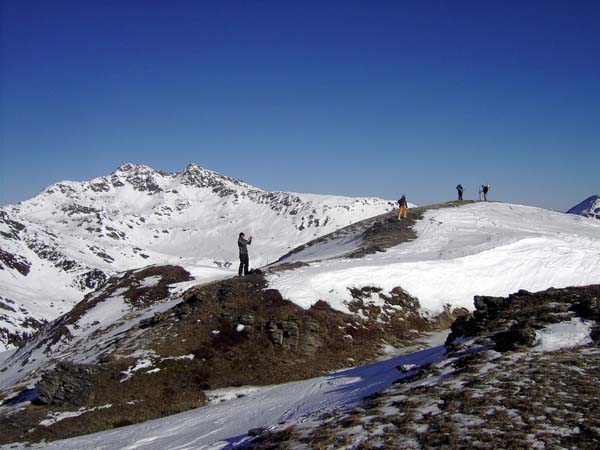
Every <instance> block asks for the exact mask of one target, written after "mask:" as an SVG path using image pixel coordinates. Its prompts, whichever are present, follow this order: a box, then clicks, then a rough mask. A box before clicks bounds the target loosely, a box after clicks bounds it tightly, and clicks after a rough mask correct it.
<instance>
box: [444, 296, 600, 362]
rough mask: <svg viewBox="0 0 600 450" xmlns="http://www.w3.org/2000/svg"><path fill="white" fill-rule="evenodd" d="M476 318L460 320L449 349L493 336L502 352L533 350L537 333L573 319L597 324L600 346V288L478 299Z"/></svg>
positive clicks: (596, 331) (597, 339) (597, 336)
mask: <svg viewBox="0 0 600 450" xmlns="http://www.w3.org/2000/svg"><path fill="white" fill-rule="evenodd" d="M474 304H475V310H474V311H473V314H472V315H466V316H463V317H459V318H458V319H457V320H456V321H455V322H454V323H453V324H452V327H451V330H452V332H451V334H450V336H448V340H447V346H448V347H449V348H454V346H455V345H454V344H455V343H456V342H457V341H458V339H459V338H463V337H484V336H489V337H490V338H491V340H492V341H493V342H494V344H495V348H496V349H497V350H498V351H509V350H515V349H516V348H519V347H529V346H531V345H533V343H534V342H535V332H536V330H539V329H541V328H543V327H545V326H546V325H548V324H552V323H557V322H562V321H566V320H569V319H570V318H573V317H581V318H584V319H589V320H594V321H596V323H597V325H596V326H595V328H594V330H593V332H592V338H593V339H594V341H595V342H600V339H599V338H600V331H599V330H600V285H592V286H586V287H571V288H565V289H548V290H546V291H542V292H537V293H531V292H528V291H524V290H521V291H519V292H517V293H515V294H511V295H509V296H508V297H489V296H476V297H475V299H474Z"/></svg>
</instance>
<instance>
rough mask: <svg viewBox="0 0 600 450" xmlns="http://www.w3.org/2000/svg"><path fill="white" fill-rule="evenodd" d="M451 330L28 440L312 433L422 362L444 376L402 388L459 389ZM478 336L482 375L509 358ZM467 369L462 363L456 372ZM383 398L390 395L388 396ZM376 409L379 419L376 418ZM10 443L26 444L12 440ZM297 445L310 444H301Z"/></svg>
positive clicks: (577, 333) (550, 333)
mask: <svg viewBox="0 0 600 450" xmlns="http://www.w3.org/2000/svg"><path fill="white" fill-rule="evenodd" d="M593 325H594V323H593V322H590V321H585V320H580V319H578V318H577V319H575V318H574V319H571V320H569V321H565V322H561V323H557V324H553V325H550V326H548V327H546V328H544V329H542V330H539V331H538V333H537V339H536V343H535V344H534V347H533V348H532V349H531V352H532V353H535V352H537V353H543V352H547V351H558V350H561V349H566V348H571V347H577V346H585V345H587V344H589V343H591V339H590V330H591V328H592V326H593ZM445 337H446V335H445V334H443V333H442V334H437V335H432V336H431V338H430V339H429V340H428V341H426V344H428V345H438V346H435V347H432V348H429V349H426V350H421V351H417V352H415V353H411V354H408V355H403V356H399V357H395V358H391V359H388V360H385V361H381V362H378V363H375V364H370V365H367V366H362V367H357V368H353V369H348V370H343V371H339V372H334V373H331V374H327V375H323V376H321V377H318V378H313V379H309V380H304V381H298V382H293V383H287V384H283V385H277V386H263V387H251V386H246V387H242V388H231V389H220V390H218V391H213V392H209V393H208V395H209V398H211V404H210V405H209V406H206V407H204V408H200V409H197V410H192V411H188V412H185V413H181V414H177V415H174V416H170V417H166V418H163V419H158V420H153V421H149V422H145V423H141V424H138V425H132V426H128V427H124V428H119V429H115V430H110V431H106V432H101V433H95V434H91V435H86V436H81V437H76V438H71V439H66V440H61V441H56V442H52V443H48V444H34V445H31V446H27V448H31V449H48V450H50V449H61V450H71V449H72V450H82V449H95V450H113V449H134V448H135V449H139V450H142V449H143V450H163V449H176V448H181V449H183V448H190V449H191V448H194V449H204V450H221V449H234V448H239V447H242V446H243V445H244V443H246V442H248V441H250V440H251V438H250V437H249V436H247V435H246V434H247V432H248V431H249V430H251V429H257V428H264V429H268V428H272V430H275V431H276V430H278V429H282V428H287V427H290V426H293V427H294V429H296V430H300V431H301V430H303V429H305V430H306V432H307V433H309V432H310V430H312V429H315V428H317V427H320V426H323V425H324V424H326V422H331V416H329V414H342V413H344V412H347V411H349V410H350V408H351V407H352V406H353V405H357V404H358V402H360V401H361V400H362V399H364V398H365V397H368V396H371V395H373V394H375V393H378V392H381V391H382V390H384V389H386V388H388V387H390V386H391V385H392V383H393V382H395V381H397V380H399V379H401V378H403V377H409V376H413V374H415V372H416V371H418V370H419V369H420V368H421V367H425V366H427V365H429V364H433V365H434V367H438V368H439V372H440V373H439V375H438V376H434V377H429V378H427V379H426V381H422V380H417V381H415V382H413V383H412V384H408V385H406V386H405V385H400V386H401V387H402V390H407V389H408V388H410V387H412V386H413V385H414V386H415V387H416V386H419V387H420V388H421V391H420V396H418V397H419V398H421V397H423V395H424V392H425V391H423V388H424V387H426V386H429V387H436V386H437V385H440V384H442V383H447V384H453V388H454V389H456V388H457V387H458V386H462V385H463V384H464V383H465V381H462V380H461V379H460V378H459V377H457V379H456V380H455V381H453V380H454V378H453V377H454V376H455V372H454V370H455V368H453V364H454V363H456V362H457V361H458V359H459V358H460V356H456V355H454V356H451V355H448V354H447V353H446V350H445V348H444V347H443V346H442V345H439V343H440V342H441V341H442V340H443V339H445ZM470 342H471V341H464V342H463V345H464V346H467V347H471V350H470V351H469V353H470V354H476V353H478V352H484V353H487V356H484V358H483V360H484V364H483V365H482V366H481V369H480V372H479V373H480V375H483V374H486V373H491V372H493V371H494V370H495V369H501V368H502V363H501V360H502V359H506V358H503V357H502V355H501V354H499V353H497V352H494V351H490V350H489V347H486V346H477V345H476V344H475V343H474V342H472V343H471V344H470ZM526 355H527V354H526V353H525V354H518V353H517V354H514V355H512V356H509V357H508V362H509V363H512V361H514V362H515V363H519V361H522V360H524V359H527V356H526ZM504 364H506V363H504ZM398 368H400V369H401V371H403V372H404V374H402V373H401V372H400V371H399V370H398ZM460 373H461V372H460V371H456V374H460ZM396 389H398V388H396ZM388 395H389V398H390V401H389V402H387V403H386V402H385V401H384V403H383V405H382V407H381V408H382V411H381V414H382V415H383V416H385V415H386V414H387V415H390V414H391V412H392V411H395V410H396V409H397V408H395V407H394V405H395V404H397V402H398V400H402V399H406V395H400V396H398V395H397V394H395V393H394V391H392V392H391V393H390V394H388ZM382 398H383V399H386V398H387V397H385V396H384V397H382ZM388 403H389V405H388ZM110 407H111V405H103V406H101V408H110ZM431 407H432V405H431V404H428V403H427V402H423V405H421V406H420V410H417V411H416V412H417V413H418V417H419V416H420V417H423V416H424V415H425V417H426V414H428V413H429V414H430V413H432V412H434V413H436V411H435V410H432V409H431ZM87 412H89V410H86V409H83V408H82V409H80V410H77V411H74V412H68V413H67V412H65V413H56V414H53V415H51V416H49V417H48V418H47V419H45V421H47V423H48V424H52V423H56V422H57V421H60V420H65V419H68V418H69V417H75V416H77V415H80V414H85V413H87ZM438 413H439V410H438ZM372 414H373V413H371V420H372V419H373V418H374V417H373V416H372ZM465 419H466V418H465ZM473 421H474V419H471V420H470V421H468V422H466V423H465V426H468V425H469V424H472V425H477V424H478V423H479V422H474V423H472V422H473ZM364 423H365V424H367V425H368V420H365V422H364ZM278 424H279V425H278ZM367 428H368V427H367ZM345 431H346V432H348V431H349V430H348V429H346V430H345ZM349 434H350V436H351V437H352V439H354V442H358V441H360V440H364V439H365V438H369V436H368V434H367V433H365V432H364V431H363V432H360V433H359V432H358V431H357V430H355V431H354V432H350V433H349ZM380 437H381V435H380V434H379V435H377V433H376V435H375V436H372V437H371V439H378V438H380ZM6 448H12V449H15V448H24V447H22V446H20V445H11V446H7V447H6ZM290 448H296V447H295V446H293V447H290ZM297 448H304V447H302V446H301V445H299V446H298V447H297Z"/></svg>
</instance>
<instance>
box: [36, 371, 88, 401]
mask: <svg viewBox="0 0 600 450" xmlns="http://www.w3.org/2000/svg"><path fill="white" fill-rule="evenodd" d="M98 372H99V369H98V367H97V366H93V365H81V364H73V363H69V362H61V363H59V364H57V366H56V368H55V369H54V370H52V371H49V372H45V373H44V374H43V375H42V379H41V380H40V381H39V382H38V383H37V384H36V385H35V388H36V390H37V392H38V398H37V400H36V403H40V404H43V405H54V406H83V405H86V404H88V403H89V401H90V397H91V394H92V384H93V381H94V378H95V377H96V376H97V375H98Z"/></svg>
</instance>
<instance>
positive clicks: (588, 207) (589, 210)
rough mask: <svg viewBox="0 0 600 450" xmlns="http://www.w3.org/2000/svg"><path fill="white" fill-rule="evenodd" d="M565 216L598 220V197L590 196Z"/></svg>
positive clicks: (599, 215) (599, 204)
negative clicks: (571, 215) (574, 215)
mask: <svg viewBox="0 0 600 450" xmlns="http://www.w3.org/2000/svg"><path fill="white" fill-rule="evenodd" d="M567 214H577V215H579V216H584V217H591V218H593V219H600V195H592V196H591V197H588V198H586V199H585V200H584V201H582V202H581V203H579V204H578V205H576V206H573V207H572V208H571V209H570V210H568V211H567Z"/></svg>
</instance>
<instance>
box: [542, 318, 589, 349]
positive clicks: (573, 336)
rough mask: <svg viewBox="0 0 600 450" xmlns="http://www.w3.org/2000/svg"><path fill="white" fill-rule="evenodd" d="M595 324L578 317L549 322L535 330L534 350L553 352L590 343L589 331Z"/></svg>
mask: <svg viewBox="0 0 600 450" xmlns="http://www.w3.org/2000/svg"><path fill="white" fill-rule="evenodd" d="M595 325H596V322H594V321H593V320H585V319H581V318H579V317H574V318H572V319H571V320H569V321H564V322H559V323H553V324H550V325H548V326H546V327H544V329H542V330H539V331H536V333H535V334H536V341H535V345H534V351H539V352H553V351H556V350H560V349H562V348H569V347H578V346H580V345H587V344H591V343H592V342H593V341H592V337H591V336H590V333H591V331H592V328H593V327H594V326H595Z"/></svg>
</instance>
